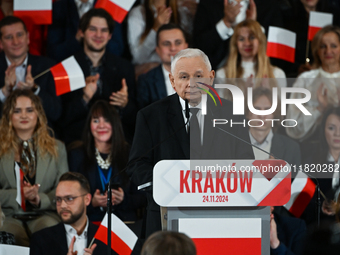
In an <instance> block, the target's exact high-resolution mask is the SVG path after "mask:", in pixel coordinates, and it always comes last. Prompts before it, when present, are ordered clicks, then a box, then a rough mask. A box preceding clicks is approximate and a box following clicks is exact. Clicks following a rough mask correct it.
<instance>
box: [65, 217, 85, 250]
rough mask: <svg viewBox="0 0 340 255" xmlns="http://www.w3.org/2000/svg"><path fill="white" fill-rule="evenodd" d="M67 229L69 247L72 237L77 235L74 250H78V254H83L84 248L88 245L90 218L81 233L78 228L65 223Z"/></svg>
mask: <svg viewBox="0 0 340 255" xmlns="http://www.w3.org/2000/svg"><path fill="white" fill-rule="evenodd" d="M64 226H65V231H66V239H67V249H68V247H70V244H71V241H72V238H73V237H74V236H75V237H76V241H75V242H74V246H73V251H78V253H77V255H83V254H84V249H85V248H86V246H87V231H88V227H89V219H88V218H87V221H86V226H85V229H84V231H83V233H81V234H80V235H78V234H77V230H75V229H74V228H73V227H72V226H71V225H69V224H64Z"/></svg>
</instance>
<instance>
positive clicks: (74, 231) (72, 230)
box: [64, 217, 89, 238]
mask: <svg viewBox="0 0 340 255" xmlns="http://www.w3.org/2000/svg"><path fill="white" fill-rule="evenodd" d="M64 226H65V230H66V233H72V234H75V235H76V234H77V230H75V229H74V228H73V227H72V226H71V225H70V224H64ZM88 228H89V219H88V218H87V217H86V226H85V228H84V231H83V233H81V234H80V235H79V236H83V237H84V238H87V231H88Z"/></svg>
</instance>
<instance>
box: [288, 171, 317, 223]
mask: <svg viewBox="0 0 340 255" xmlns="http://www.w3.org/2000/svg"><path fill="white" fill-rule="evenodd" d="M315 186H316V185H315V183H314V182H313V181H312V180H311V179H310V178H309V177H308V176H307V175H306V174H305V173H303V172H301V171H300V172H299V173H298V174H297V175H296V177H295V179H294V181H293V183H292V187H291V192H292V194H291V197H290V200H289V202H288V203H287V204H285V205H284V207H285V208H286V209H287V210H288V211H289V212H290V213H292V214H293V215H294V216H295V217H300V216H301V214H302V213H303V212H304V210H305V209H306V207H307V205H308V204H309V202H310V200H311V199H312V197H313V196H314V193H315Z"/></svg>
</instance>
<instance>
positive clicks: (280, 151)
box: [270, 134, 285, 159]
mask: <svg viewBox="0 0 340 255" xmlns="http://www.w3.org/2000/svg"><path fill="white" fill-rule="evenodd" d="M280 145H282V141H280V137H279V136H277V135H275V134H274V136H273V139H272V146H271V147H270V153H271V154H273V155H274V156H275V157H277V158H278V159H282V157H283V156H284V148H285V146H280Z"/></svg>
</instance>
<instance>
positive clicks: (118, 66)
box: [60, 9, 136, 144]
mask: <svg viewBox="0 0 340 255" xmlns="http://www.w3.org/2000/svg"><path fill="white" fill-rule="evenodd" d="M113 28H114V21H113V19H112V17H111V15H110V14H109V13H108V12H106V11H105V10H103V9H91V10H90V11H88V12H87V13H85V14H84V15H83V17H82V19H81V21H80V29H81V31H82V32H81V36H82V38H83V43H84V49H83V50H81V51H79V52H78V53H76V54H75V56H74V57H75V59H76V60H77V61H78V63H79V65H80V67H81V69H82V70H83V72H84V76H85V77H86V80H85V81H86V87H85V88H83V89H79V90H76V91H72V92H70V93H67V94H64V95H63V96H62V102H63V115H62V120H61V121H60V126H61V128H62V130H63V139H64V141H65V143H67V144H68V143H70V142H72V141H75V140H80V138H81V134H82V130H83V127H84V124H85V119H86V117H87V114H88V112H89V109H90V108H91V106H92V104H93V103H94V102H95V101H97V100H99V99H103V100H107V101H109V102H110V104H111V105H114V106H116V107H117V110H118V111H119V113H120V116H121V118H122V123H123V129H124V132H125V135H126V137H127V139H128V140H130V139H132V136H133V132H134V123H135V117H136V115H135V114H136V106H135V90H134V89H135V81H134V77H135V76H134V69H133V66H132V65H131V64H130V63H129V62H128V61H126V60H124V59H122V58H120V57H117V56H114V55H112V54H110V53H108V52H107V50H106V45H107V43H108V41H109V40H110V38H111V36H112V32H113Z"/></svg>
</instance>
